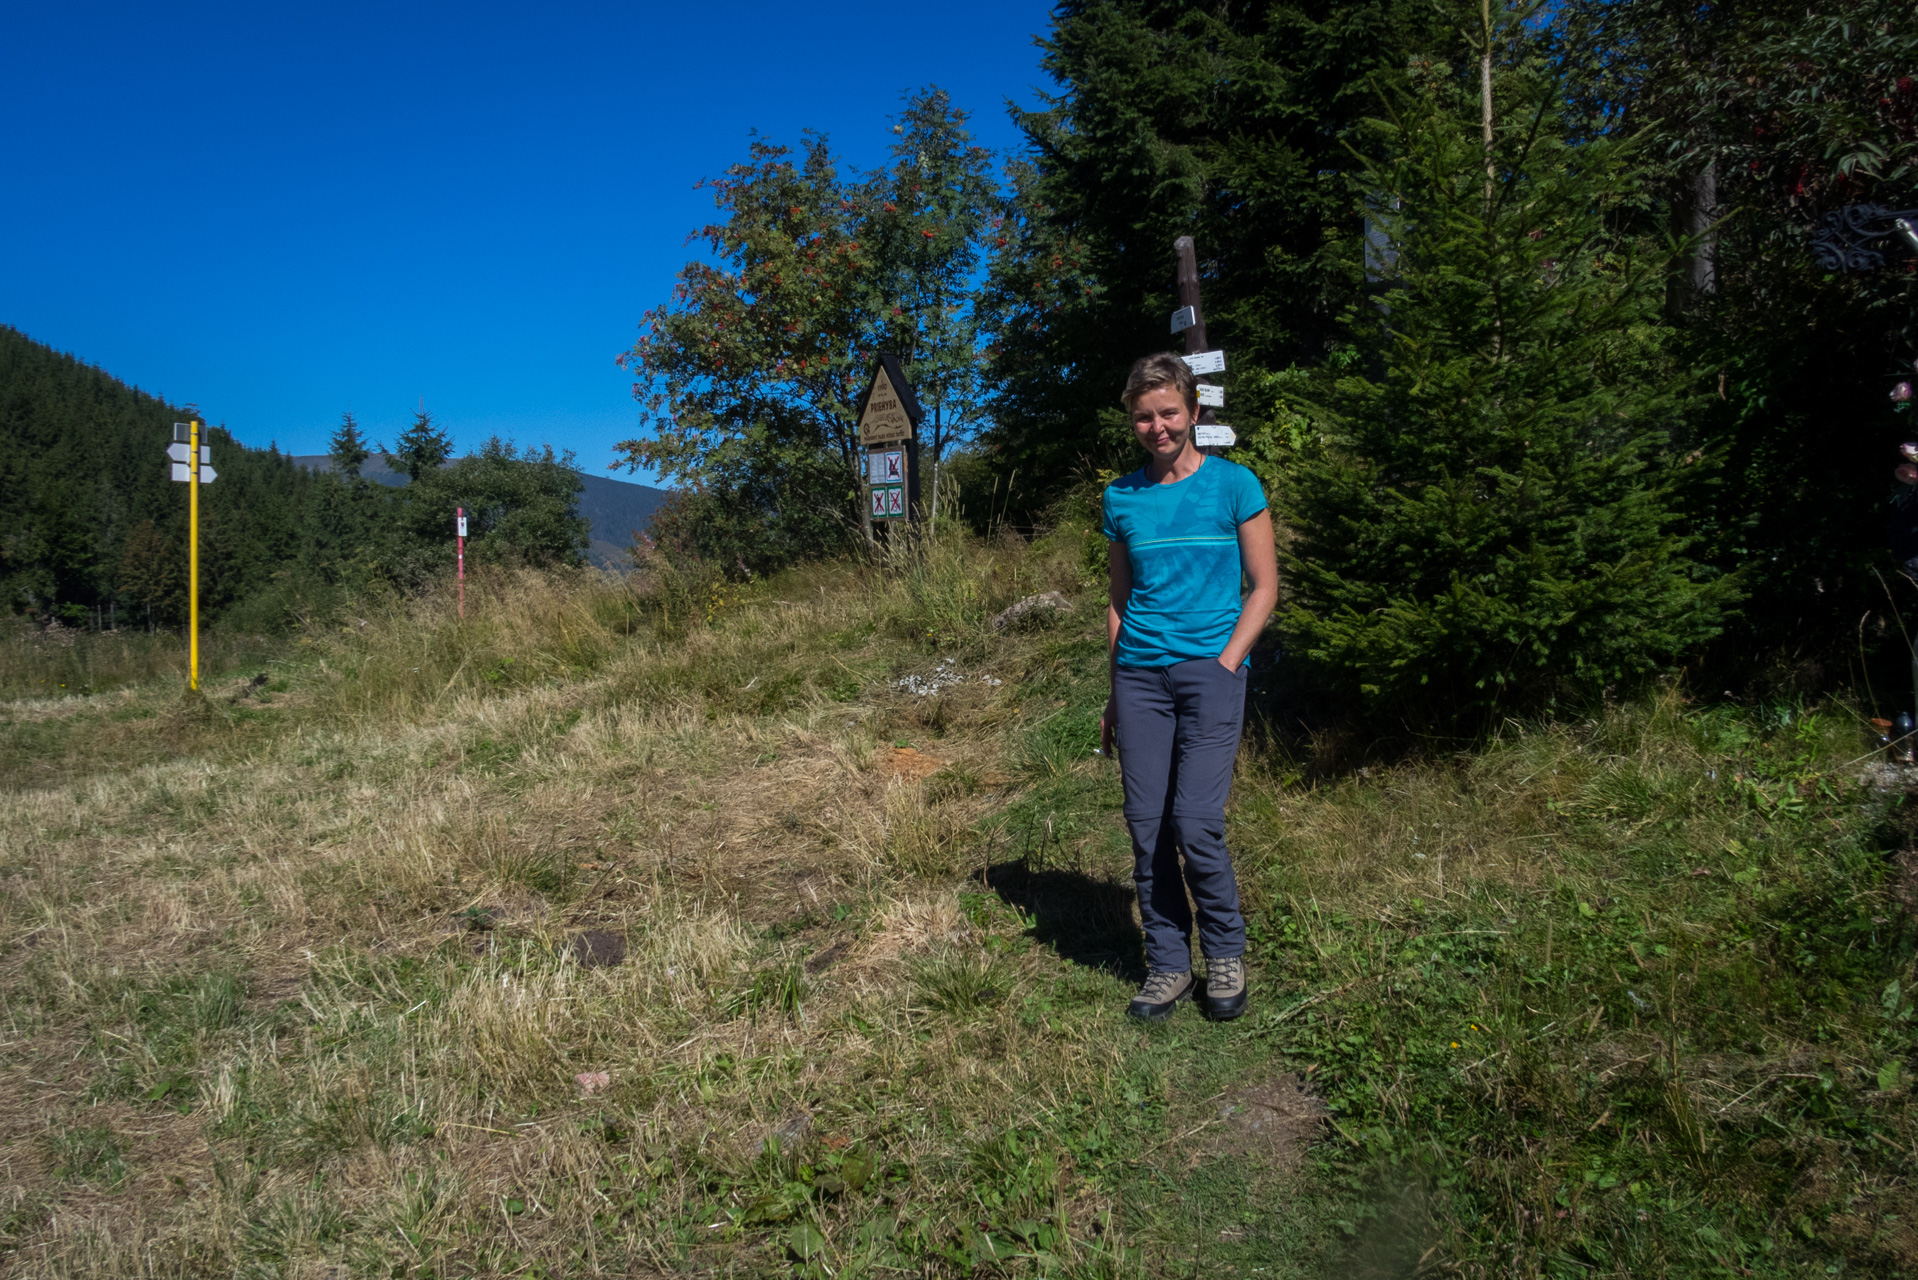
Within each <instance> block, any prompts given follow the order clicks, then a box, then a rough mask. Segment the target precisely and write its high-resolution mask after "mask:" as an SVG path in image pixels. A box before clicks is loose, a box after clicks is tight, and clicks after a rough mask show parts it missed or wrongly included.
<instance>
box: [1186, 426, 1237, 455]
mask: <svg viewBox="0 0 1918 1280" xmlns="http://www.w3.org/2000/svg"><path fill="white" fill-rule="evenodd" d="M1192 442H1193V443H1194V444H1196V445H1198V446H1199V447H1200V448H1201V449H1213V448H1216V449H1230V448H1231V447H1232V446H1233V445H1235V444H1237V443H1238V442H1239V436H1238V433H1237V432H1235V431H1234V430H1232V428H1231V427H1228V426H1226V425H1225V424H1224V423H1223V422H1201V423H1197V424H1195V425H1194V426H1193V428H1192Z"/></svg>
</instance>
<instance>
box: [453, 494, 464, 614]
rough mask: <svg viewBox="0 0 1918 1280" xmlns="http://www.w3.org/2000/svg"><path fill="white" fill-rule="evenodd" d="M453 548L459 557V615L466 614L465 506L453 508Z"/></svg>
mask: <svg viewBox="0 0 1918 1280" xmlns="http://www.w3.org/2000/svg"><path fill="white" fill-rule="evenodd" d="M453 549H454V554H455V555H456V556H458V557H459V566H460V569H459V576H460V617H462V618H464V617H465V616H466V508H465V507H454V508H453Z"/></svg>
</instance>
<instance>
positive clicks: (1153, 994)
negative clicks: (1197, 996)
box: [1125, 969, 1197, 1022]
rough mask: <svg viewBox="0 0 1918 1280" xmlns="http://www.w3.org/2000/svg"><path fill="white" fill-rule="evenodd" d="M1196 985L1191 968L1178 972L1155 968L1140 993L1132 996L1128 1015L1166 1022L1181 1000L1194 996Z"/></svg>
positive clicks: (1127, 1007)
mask: <svg viewBox="0 0 1918 1280" xmlns="http://www.w3.org/2000/svg"><path fill="white" fill-rule="evenodd" d="M1196 985H1197V984H1195V983H1194V982H1193V981H1192V971H1191V970H1190V969H1186V970H1181V971H1180V972H1178V973H1165V972H1163V971H1161V970H1158V969H1154V970H1153V971H1152V972H1151V973H1148V974H1147V975H1146V978H1145V985H1144V986H1142V987H1140V988H1139V994H1138V995H1136V996H1134V997H1132V1003H1131V1004H1129V1005H1127V1006H1126V1010H1125V1011H1126V1016H1127V1017H1128V1018H1142V1019H1144V1020H1145V1021H1147V1022H1164V1021H1165V1020H1166V1019H1167V1018H1169V1017H1171V1016H1172V1011H1173V1010H1174V1009H1176V1008H1178V1007H1179V1001H1181V1000H1190V999H1191V998H1192V992H1193V990H1194V989H1195V987H1196Z"/></svg>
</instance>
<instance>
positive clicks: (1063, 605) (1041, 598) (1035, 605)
mask: <svg viewBox="0 0 1918 1280" xmlns="http://www.w3.org/2000/svg"><path fill="white" fill-rule="evenodd" d="M1071 612H1072V601H1070V600H1068V599H1066V598H1065V597H1064V596H1062V595H1060V594H1059V593H1058V592H1057V591H1042V592H1040V593H1039V594H1038V595H1036V596H1027V597H1026V598H1025V599H1023V600H1021V601H1020V602H1019V603H1018V604H1015V605H1013V606H1012V607H1011V608H1009V609H1003V610H1001V611H1000V612H998V613H996V614H994V615H993V616H992V621H991V623H990V624H988V625H990V626H991V627H992V629H993V630H994V631H1004V630H1005V629H1006V628H1007V627H1011V626H1017V625H1019V624H1021V623H1035V622H1043V621H1050V620H1051V618H1052V616H1053V615H1054V614H1059V613H1071Z"/></svg>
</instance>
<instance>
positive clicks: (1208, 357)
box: [1179, 351, 1225, 373]
mask: <svg viewBox="0 0 1918 1280" xmlns="http://www.w3.org/2000/svg"><path fill="white" fill-rule="evenodd" d="M1179 359H1181V360H1183V361H1185V367H1186V368H1188V369H1190V370H1192V372H1194V373H1224V372H1225V352H1223V351H1195V352H1193V353H1192V354H1191V355H1189V356H1180V357H1179Z"/></svg>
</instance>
